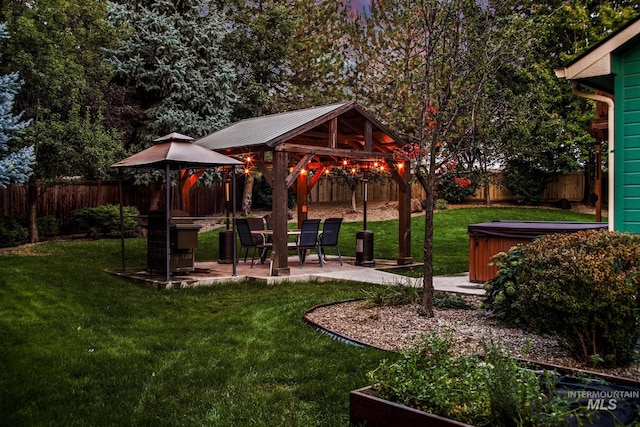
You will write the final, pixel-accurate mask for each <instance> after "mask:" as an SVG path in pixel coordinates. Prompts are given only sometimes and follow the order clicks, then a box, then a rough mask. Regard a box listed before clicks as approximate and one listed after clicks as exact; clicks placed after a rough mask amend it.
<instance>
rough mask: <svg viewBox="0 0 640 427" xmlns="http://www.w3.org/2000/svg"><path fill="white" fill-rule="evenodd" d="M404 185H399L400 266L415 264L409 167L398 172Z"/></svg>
mask: <svg viewBox="0 0 640 427" xmlns="http://www.w3.org/2000/svg"><path fill="white" fill-rule="evenodd" d="M398 172H399V175H400V176H401V177H402V182H403V183H404V186H403V185H398V201H399V203H398V215H399V221H398V260H397V262H398V265H406V264H411V263H413V257H412V256H411V182H410V181H411V172H410V171H409V168H408V167H406V166H405V167H403V168H402V170H400V171H398Z"/></svg>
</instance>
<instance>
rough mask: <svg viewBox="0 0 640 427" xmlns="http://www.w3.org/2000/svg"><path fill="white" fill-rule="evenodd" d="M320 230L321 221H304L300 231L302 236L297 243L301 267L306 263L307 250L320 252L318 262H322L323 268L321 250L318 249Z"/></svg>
mask: <svg viewBox="0 0 640 427" xmlns="http://www.w3.org/2000/svg"><path fill="white" fill-rule="evenodd" d="M319 229H320V220H319V219H305V220H304V221H302V228H301V229H300V236H299V237H298V241H297V242H296V250H297V251H298V259H299V261H300V267H303V266H304V261H305V258H306V255H307V249H309V250H311V249H315V250H316V251H317V252H318V261H320V267H322V266H323V263H322V256H320V248H319V247H318V230H319Z"/></svg>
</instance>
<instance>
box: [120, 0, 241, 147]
mask: <svg viewBox="0 0 640 427" xmlns="http://www.w3.org/2000/svg"><path fill="white" fill-rule="evenodd" d="M110 17H111V20H112V22H113V23H114V25H116V26H117V27H118V28H121V29H122V31H124V32H126V35H127V36H126V38H125V40H124V42H123V43H122V44H121V45H120V46H119V47H118V48H116V49H113V50H110V51H109V60H108V62H109V64H111V65H112V66H113V67H114V69H115V74H116V78H117V79H118V81H119V82H121V83H122V84H123V85H125V86H130V87H133V88H134V89H135V94H134V99H135V101H136V102H138V103H139V104H140V105H141V106H142V108H143V110H144V112H145V116H146V120H145V122H144V124H143V128H142V129H140V131H139V135H138V136H139V140H140V141H151V140H152V139H153V138H155V137H157V136H161V135H164V134H167V133H170V132H174V131H177V132H180V133H183V134H186V135H190V136H192V137H200V136H204V135H206V134H208V133H210V132H213V131H215V130H217V129H219V128H221V127H223V126H225V125H226V124H227V123H228V121H229V117H230V113H231V111H232V108H233V106H234V103H235V100H236V96H235V93H234V83H235V80H236V75H235V71H234V68H233V64H232V63H231V62H230V61H228V60H227V59H226V58H224V56H223V52H222V50H221V45H222V42H223V38H224V37H225V34H226V30H225V24H224V22H223V20H222V19H221V18H220V16H219V13H218V11H217V10H216V9H215V8H210V7H209V2H203V1H202V0H183V1H179V2H175V1H172V0H159V1H151V0H148V1H146V0H145V1H137V2H122V3H121V4H115V3H114V4H112V8H111V12H110Z"/></svg>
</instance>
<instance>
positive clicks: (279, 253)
mask: <svg viewBox="0 0 640 427" xmlns="http://www.w3.org/2000/svg"><path fill="white" fill-rule="evenodd" d="M287 157H288V156H287V153H286V152H284V151H275V152H274V153H273V173H274V180H275V181H274V182H275V183H284V182H285V180H286V178H287V173H288V168H287ZM272 211H273V248H272V249H273V251H272V256H273V260H272V265H271V275H272V276H288V275H289V274H290V273H291V271H290V268H289V264H288V260H287V255H288V250H289V249H288V248H287V241H288V238H287V187H286V186H284V185H274V186H273V198H272Z"/></svg>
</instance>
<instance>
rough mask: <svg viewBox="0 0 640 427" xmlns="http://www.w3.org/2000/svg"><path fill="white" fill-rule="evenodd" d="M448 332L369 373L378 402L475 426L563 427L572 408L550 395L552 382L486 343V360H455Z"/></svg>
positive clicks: (425, 340) (429, 336)
mask: <svg viewBox="0 0 640 427" xmlns="http://www.w3.org/2000/svg"><path fill="white" fill-rule="evenodd" d="M453 345H454V339H453V336H452V334H451V333H448V332H446V333H444V334H442V333H440V334H439V333H436V332H430V333H428V334H425V335H423V336H422V340H421V341H420V342H419V343H418V345H417V346H416V347H414V348H412V349H409V350H406V351H403V352H402V353H401V355H402V357H401V358H400V360H397V361H387V360H384V361H383V362H382V363H381V364H380V365H379V366H378V367H377V368H376V369H375V370H373V371H371V372H369V375H368V377H369V382H370V384H371V386H372V387H373V388H374V389H375V390H376V391H377V392H378V394H379V395H380V397H382V398H383V399H387V400H390V401H393V402H396V403H399V404H402V405H406V406H410V407H413V408H416V409H419V410H422V411H426V412H430V413H433V414H436V415H440V416H443V417H447V418H451V419H454V420H456V421H460V422H464V423H467V424H473V425H476V426H531V427H534V426H536V427H537V426H554V425H566V422H567V418H566V417H567V416H568V415H569V414H570V412H571V409H570V407H569V405H568V404H567V403H566V402H564V401H562V400H561V399H558V398H557V397H556V396H555V395H553V393H551V392H550V389H551V387H553V385H555V382H553V381H552V380H551V379H550V377H545V376H543V378H539V377H538V375H537V373H536V372H534V371H532V370H529V369H526V367H524V366H521V365H520V364H519V363H518V362H517V361H516V360H515V359H513V358H511V357H509V356H507V355H505V354H504V352H503V351H502V350H501V349H500V347H499V346H498V345H496V344H494V343H493V341H488V342H485V343H484V350H485V357H484V360H483V359H481V358H479V357H478V356H456V355H455V353H454V351H453Z"/></svg>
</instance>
